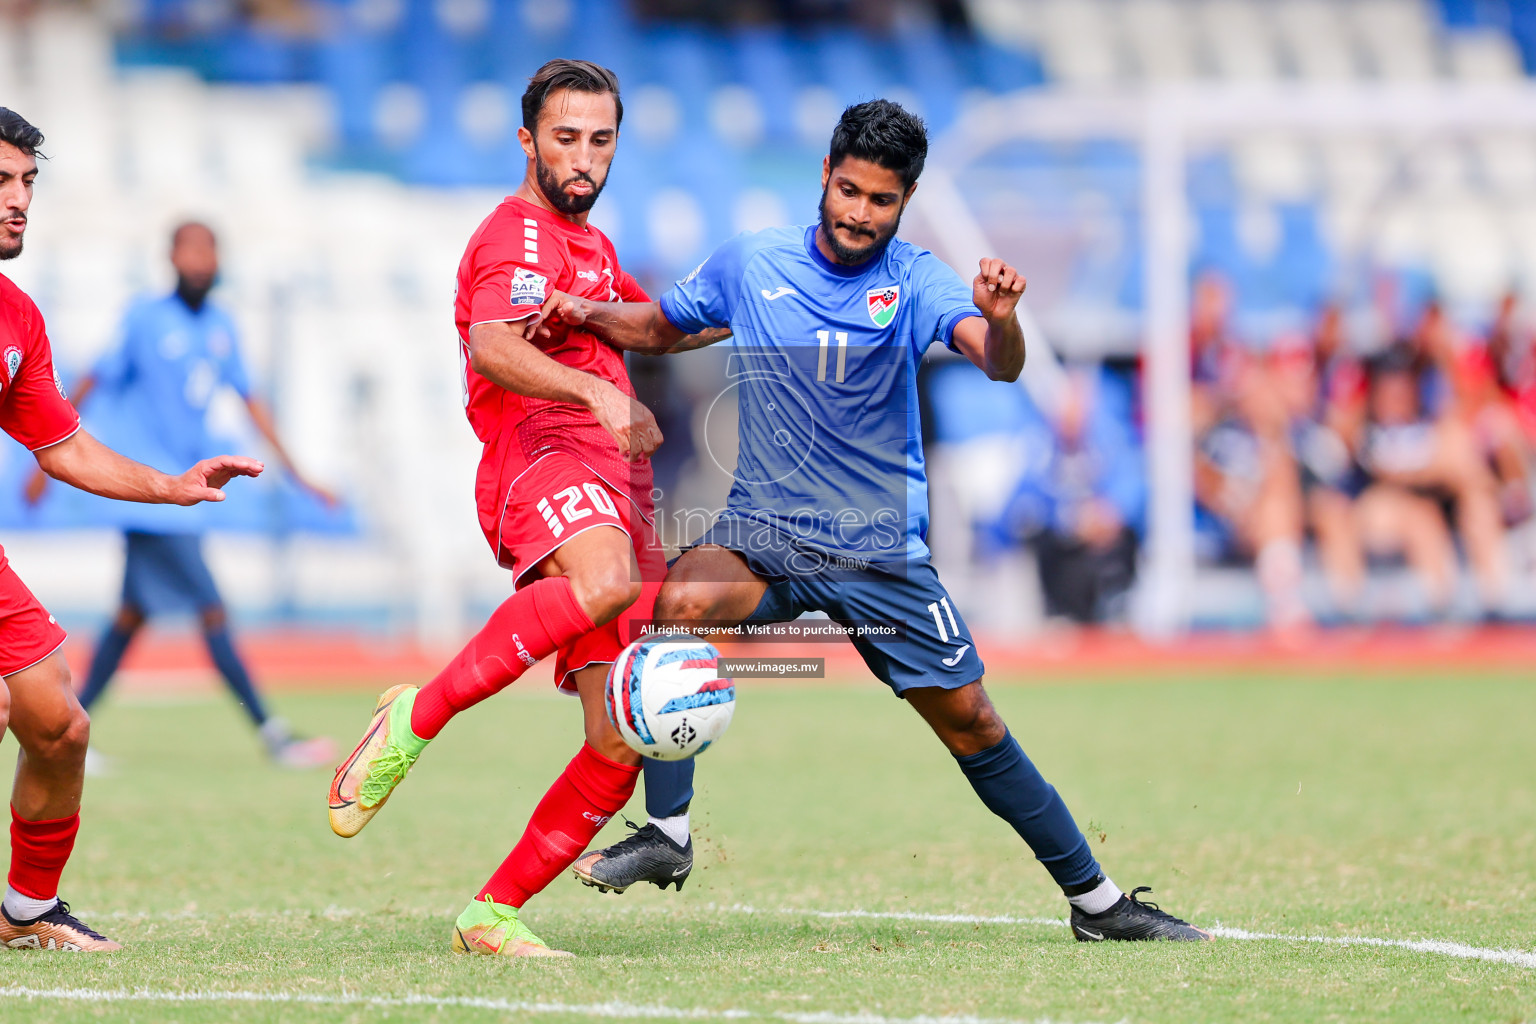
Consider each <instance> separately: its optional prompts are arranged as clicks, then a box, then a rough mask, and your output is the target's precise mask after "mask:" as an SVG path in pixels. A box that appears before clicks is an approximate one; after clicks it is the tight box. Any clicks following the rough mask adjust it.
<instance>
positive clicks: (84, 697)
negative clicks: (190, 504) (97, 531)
mask: <svg viewBox="0 0 1536 1024" xmlns="http://www.w3.org/2000/svg"><path fill="white" fill-rule="evenodd" d="M171 266H172V267H173V268H174V269H175V271H176V290H175V291H174V292H172V293H171V294H170V295H165V296H157V297H155V298H149V299H143V300H141V301H139V302H137V303H135V304H134V306H133V307H132V308H131V309H129V311H128V314H127V316H126V317H125V318H124V321H123V330H122V338H121V341H120V342H119V344H118V345H117V347H116V348H114V349H113V350H111V351H109V352H108V353H107V354H106V355H105V356H103V357H102V359H101V361H100V362H98V363H97V364H96V368H95V369H94V370H93V371H92V372H91V373H90V375H89V376H87V377H86V378H85V379H84V380H82V381H81V382H80V384H79V386H78V387H77V388H76V390H75V406H76V407H77V408H84V406H85V402H86V400H87V399H88V398H89V397H90V396H91V394H92V393H93V392H95V391H96V390H97V389H98V388H99V389H101V390H102V392H103V393H107V392H111V393H115V394H116V395H117V397H118V398H120V399H121V400H122V402H123V403H125V405H126V406H127V410H128V415H129V420H130V429H128V430H125V432H124V433H125V436H124V437H123V438H122V439H121V441H122V443H121V444H120V447H122V448H123V449H124V450H126V451H128V452H130V453H131V454H133V455H134V456H136V457H137V458H138V459H139V460H140V461H142V462H145V463H147V464H149V465H153V466H173V465H181V464H182V463H185V462H188V461H195V460H197V459H199V458H203V457H205V456H206V455H207V454H208V453H209V452H211V451H213V450H215V447H216V445H215V442H214V440H213V438H212V437H211V436H210V434H209V430H208V408H209V404H210V403H211V402H212V400H213V398H214V396H215V395H216V394H217V392H218V390H219V388H220V387H223V386H228V387H230V388H233V389H234V391H235V393H236V394H238V395H239V396H240V398H241V399H242V400H243V401H244V402H245V407H246V409H247V410H248V411H249V412H250V416H251V422H252V423H254V424H255V425H256V429H257V430H258V431H259V432H260V433H261V435H262V437H264V438H266V440H267V443H268V444H270V445H271V446H272V450H273V451H274V452H275V453H276V454H277V457H278V459H279V460H280V461H281V463H282V464H283V466H284V467H285V468H286V469H287V470H288V472H289V473H290V474H291V475H292V477H293V479H294V480H295V481H296V482H297V483H298V485H299V486H300V487H302V488H304V489H305V490H306V491H308V492H310V493H311V494H313V495H315V497H317V498H318V499H320V501H322V502H323V503H325V504H326V505H327V506H334V505H335V504H336V498H335V497H334V496H332V495H331V494H330V493H329V492H327V491H325V490H324V489H322V488H320V487H318V486H316V485H315V484H313V483H311V482H310V481H309V480H308V479H307V478H305V477H304V476H303V475H302V474H301V473H300V472H299V471H298V469H297V468H295V466H294V464H293V460H292V459H291V458H290V457H289V455H288V452H287V450H286V449H284V447H283V443H282V441H281V440H279V439H278V436H277V429H276V426H275V424H274V422H273V419H272V413H271V411H270V410H269V409H268V408H267V406H266V404H265V403H264V402H262V401H261V399H259V398H257V397H256V396H255V395H254V394H252V392H251V387H250V383H249V381H248V380H247V378H246V374H245V364H244V362H243V360H242V359H241V358H240V348H239V344H238V342H237V340H236V332H235V325H234V320H233V319H232V318H231V317H230V315H229V314H228V313H227V312H225V311H224V310H223V309H221V308H220V307H219V306H218V305H216V304H215V303H213V302H212V301H211V300H210V298H209V293H210V292H211V291H212V290H213V287H214V285H215V284H216V283H217V282H218V276H219V250H218V242H217V240H216V239H215V237H214V234H213V231H212V229H210V228H209V227H208V226H207V225H206V224H201V223H196V222H189V223H186V224H182V225H181V226H180V227H178V228H176V230H175V231H174V232H173V233H172V235H171ZM47 479H48V478H47V477H46V476H45V475H43V473H42V472H41V471H39V472H38V473H36V474H34V475H33V477H32V479H31V480H30V481H28V484H27V495H26V496H27V500H28V501H29V502H33V503H35V502H37V501H38V500H39V499H40V498H41V497H42V495H43V490H44V488H45V487H46V485H47ZM129 521H130V522H133V523H134V525H133V526H130V527H129V528H128V530H127V531H126V539H127V560H126V565H125V567H124V570H123V600H122V605H121V607H119V608H118V611H117V616H116V617H115V618H114V619H113V621H112V625H111V626H110V627H109V628H108V629H107V632H106V633H105V634H104V635H103V636H102V637H101V639H100V640H99V641H98V642H97V645H96V653H95V655H94V656H93V657H92V658H91V668H90V672H89V674H88V675H87V676H86V679H85V685H84V687H82V688H81V690H80V704H81V705H82V706H83V707H84V708H85V709H86V710H87V711H89V710H91V708H92V707H93V706H94V705H95V703H96V701H97V700H98V699H100V697H101V695H102V693H103V692H105V691H106V688H107V684H108V683H109V682H111V680H112V676H113V674H114V673H116V672H117V667H118V665H119V664H120V663H121V662H122V660H123V655H124V654H125V653H126V652H127V650H128V645H129V644H130V643H132V641H133V638H134V636H135V634H137V633H138V631H139V629H140V627H142V626H143V625H144V623H145V622H146V621H148V620H149V619H150V618H152V617H154V616H155V615H162V614H167V613H172V612H178V611H191V612H195V613H196V614H197V617H198V622H199V624H200V625H201V626H202V632H203V643H204V644H205V645H206V646H207V648H208V654H209V656H210V657H211V658H212V659H213V663H214V665H215V666H216V667H217V668H218V670H219V674H220V675H221V676H223V677H224V681H225V683H227V684H228V685H229V689H230V691H231V692H232V693H233V694H234V695H235V699H236V700H238V701H239V702H240V706H241V707H242V708H244V709H245V712H246V714H248V715H250V717H251V722H252V724H253V725H255V727H256V730H257V732H258V733H259V734H260V736H261V739H262V743H263V744H264V746H265V747H266V750H267V753H268V755H270V756H271V758H272V760H273V761H274V762H275V763H277V764H279V765H282V766H284V767H288V768H311V767H316V766H318V765H322V764H330V763H334V759H335V745H334V744H332V743H331V741H330V740H328V739H323V738H320V739H303V738H300V737H296V736H294V735H293V733H292V732H291V731H290V730H289V728H288V725H287V723H286V722H284V721H283V720H282V719H281V718H276V717H273V716H272V715H270V714H268V712H267V707H266V704H265V703H263V701H262V699H261V696H260V694H258V693H257V692H256V685H255V683H254V682H252V680H251V674H250V671H249V670H248V669H247V668H246V667H245V662H244V660H243V659H241V657H240V655H239V653H238V652H237V651H236V650H235V645H234V639H233V637H231V635H230V630H229V613H228V612H227V611H226V609H225V606H224V600H223V598H221V597H220V596H219V590H218V587H217V586H216V585H215V584H214V581H213V574H212V573H210V572H209V571H208V563H207V562H206V561H205V560H204V558H203V538H202V534H201V533H200V532H198V531H197V530H196V529H195V527H196V525H197V520H196V519H193V518H191V517H190V516H189V515H188V514H187V513H174V512H170V511H169V510H163V514H158V515H157V514H153V513H140V514H135V515H132V516H130V517H129ZM91 753H92V757H91V766H92V770H93V771H95V770H100V769H104V768H105V760H104V759H103V758H101V757H100V756H99V755H97V754H96V752H95V751H92V752H91Z"/></svg>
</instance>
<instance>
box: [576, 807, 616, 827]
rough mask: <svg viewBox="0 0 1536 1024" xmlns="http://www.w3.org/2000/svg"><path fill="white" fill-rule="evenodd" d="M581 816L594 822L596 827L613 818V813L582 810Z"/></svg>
mask: <svg viewBox="0 0 1536 1024" xmlns="http://www.w3.org/2000/svg"><path fill="white" fill-rule="evenodd" d="M581 816H582V817H583V818H586V819H587V820H588V821H590V822H592V823H593V824H595V825H596V826H597V827H598V828H602V827H603V826H604V825H606V824H608V823H609V822H610V821H612V820H613V815H611V814H593V813H592V812H591V811H582V812H581Z"/></svg>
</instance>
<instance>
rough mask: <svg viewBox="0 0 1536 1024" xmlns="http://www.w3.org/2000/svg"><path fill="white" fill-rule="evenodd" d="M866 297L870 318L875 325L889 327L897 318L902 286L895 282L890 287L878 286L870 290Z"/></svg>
mask: <svg viewBox="0 0 1536 1024" xmlns="http://www.w3.org/2000/svg"><path fill="white" fill-rule="evenodd" d="M865 299H866V300H867V301H868V303H869V318H870V319H871V320H873V321H874V322H875V326H876V327H889V326H891V321H892V320H894V319H896V306H897V305H898V304H899V303H900V302H901V286H900V285H894V284H893V285H891V286H890V287H889V288H876V289H875V290H874V291H872V292H868V293H867V294H866V295H865Z"/></svg>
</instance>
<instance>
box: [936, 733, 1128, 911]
mask: <svg viewBox="0 0 1536 1024" xmlns="http://www.w3.org/2000/svg"><path fill="white" fill-rule="evenodd" d="M955 760H956V761H959V762H960V770H961V771H963V772H965V777H966V778H967V779H969V780H970V782H971V787H972V788H973V789H975V790H976V795H977V796H979V797H981V802H982V803H984V804H986V805H987V808H988V810H990V811H991V812H992V813H993V814H995V815H997V816H998V817H999V818H1002V819H1003V820H1004V821H1006V822H1008V824H1010V825H1012V826H1013V828H1014V831H1015V832H1017V833H1018V834H1019V835H1020V837H1022V838H1023V840H1024V842H1026V843H1028V844H1029V848H1030V849H1031V850H1032V851H1034V854H1035V858H1036V859H1037V860H1039V861H1040V863H1041V864H1044V865H1045V870H1047V871H1049V872H1050V873H1051V877H1052V878H1054V879H1055V880H1056V884H1057V885H1059V886H1061V887H1062V888H1063V889H1069V888H1076V887H1078V886H1081V885H1083V884H1084V883H1086V882H1090V881H1092V880H1093V879H1094V878H1096V877H1097V876H1098V875H1100V874H1101V873H1102V872H1101V871H1100V869H1099V862H1098V861H1096V860H1094V859H1093V852H1092V851H1091V850H1089V849H1088V840H1087V839H1086V838H1084V836H1083V833H1082V832H1081V831H1080V830H1079V829H1078V827H1077V823H1076V822H1075V821H1073V820H1072V813H1071V812H1070V811H1068V810H1067V805H1066V804H1065V803H1064V802H1063V801H1062V799H1061V797H1060V796H1058V795H1057V793H1056V787H1055V786H1053V785H1051V784H1050V783H1049V782H1046V781H1045V779H1044V778H1043V777H1042V776H1041V775H1040V772H1039V770H1038V769H1037V768H1036V767H1035V766H1034V764H1032V763H1031V762H1030V760H1029V758H1028V757H1025V756H1024V750H1023V748H1022V747H1020V746H1019V741H1018V740H1016V739H1014V738H1013V734H1012V733H1006V734H1004V736H1003V739H1002V742H1001V743H998V744H997V745H996V746H994V747H988V748H987V749H986V750H983V751H981V752H980V753H979V754H967V755H966V756H964V757H957V758H955Z"/></svg>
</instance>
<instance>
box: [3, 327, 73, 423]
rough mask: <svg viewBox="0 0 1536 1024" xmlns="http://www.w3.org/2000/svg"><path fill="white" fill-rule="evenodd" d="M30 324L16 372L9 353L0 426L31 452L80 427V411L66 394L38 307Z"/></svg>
mask: <svg viewBox="0 0 1536 1024" xmlns="http://www.w3.org/2000/svg"><path fill="white" fill-rule="evenodd" d="M32 315H33V317H34V318H35V319H33V321H32V322H31V323H30V324H29V325H28V334H29V337H28V340H27V346H26V348H25V350H24V351H22V352H21V353H20V363H19V365H17V366H16V368H15V370H14V372H12V370H11V365H12V363H13V362H14V358H13V357H12V356H11V355H10V353H11V352H13V351H16V350H15V349H8V350H7V353H6V364H7V365H6V368H5V371H4V372H5V373H6V376H7V377H9V378H10V379H9V380H8V381H7V383H6V386H5V391H4V393H3V394H0V429H3V430H4V431H5V432H6V433H7V434H10V435H11V436H12V437H14V438H15V439H16V440H17V441H18V442H20V443H21V444H23V445H25V446H26V447H27V449H28V450H30V451H34V452H35V451H37V450H39V449H41V448H47V447H49V446H50V445H55V444H58V443H59V442H60V441H63V440H65V439H66V438H68V437H69V436H70V435H72V434H73V433H74V432H75V431H77V430H79V429H80V414H79V413H77V412H75V407H74V406H72V405H70V404H69V400H68V399H66V398H65V397H64V385H63V383H62V382H60V380H59V374H58V371H57V370H56V369H54V366H53V350H52V348H51V347H50V346H49V344H48V335H47V334H46V333H45V332H44V330H43V320H42V315H41V314H40V313H38V312H37V311H36V310H35V309H34V310H33V311H32Z"/></svg>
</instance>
